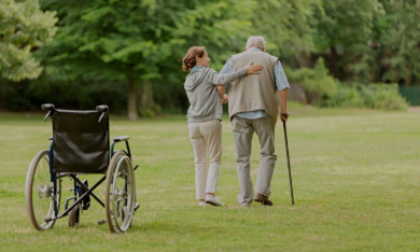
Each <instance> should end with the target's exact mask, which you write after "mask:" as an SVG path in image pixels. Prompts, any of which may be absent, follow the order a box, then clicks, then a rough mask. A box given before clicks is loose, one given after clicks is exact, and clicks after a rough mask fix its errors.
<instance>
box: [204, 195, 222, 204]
mask: <svg viewBox="0 0 420 252" xmlns="http://www.w3.org/2000/svg"><path fill="white" fill-rule="evenodd" d="M206 203H207V204H210V205H213V206H223V203H222V202H220V200H219V198H217V197H216V196H214V195H211V194H207V195H206Z"/></svg>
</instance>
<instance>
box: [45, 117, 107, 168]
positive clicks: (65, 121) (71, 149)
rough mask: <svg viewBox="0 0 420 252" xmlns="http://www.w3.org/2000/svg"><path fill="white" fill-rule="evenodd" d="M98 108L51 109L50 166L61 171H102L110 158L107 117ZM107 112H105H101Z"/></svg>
mask: <svg viewBox="0 0 420 252" xmlns="http://www.w3.org/2000/svg"><path fill="white" fill-rule="evenodd" d="M102 113H104V112H98V111H71V110H55V113H54V114H53V115H52V121H53V170H54V172H62V173H106V171H107V169H108V165H109V160H110V153H109V117H108V116H107V114H106V116H104V117H103V118H101V120H100V121H99V118H100V117H101V114H102ZM105 113H108V112H105Z"/></svg>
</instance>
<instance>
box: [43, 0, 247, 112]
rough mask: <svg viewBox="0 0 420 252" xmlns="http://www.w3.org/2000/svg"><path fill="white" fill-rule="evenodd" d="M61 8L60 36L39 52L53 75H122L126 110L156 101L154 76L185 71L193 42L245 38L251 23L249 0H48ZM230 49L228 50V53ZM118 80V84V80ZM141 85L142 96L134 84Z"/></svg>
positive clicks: (217, 48)
mask: <svg viewBox="0 0 420 252" xmlns="http://www.w3.org/2000/svg"><path fill="white" fill-rule="evenodd" d="M42 3H43V6H44V8H45V9H47V10H57V11H58V16H59V19H60V21H59V23H58V26H59V29H58V32H57V36H56V39H55V40H54V41H53V43H51V44H50V45H49V46H48V47H46V48H45V50H44V51H43V54H41V55H40V56H41V57H43V58H44V59H45V60H46V63H47V64H48V68H47V70H48V72H47V73H48V75H49V76H51V77H53V78H66V79H76V78H78V77H80V76H82V77H83V78H85V79H86V78H87V79H107V80H121V79H125V80H126V81H127V83H128V85H129V91H128V92H129V94H128V102H127V110H128V117H129V119H131V120H136V119H137V116H138V110H137V104H138V103H139V104H140V105H142V106H141V109H143V111H146V112H147V109H153V93H152V88H151V85H152V81H162V80H163V79H164V78H165V77H167V76H168V73H170V72H177V73H180V72H181V65H182V62H181V59H182V57H183V55H184V54H185V52H186V50H187V49H188V47H190V46H192V45H205V46H206V47H207V48H208V49H209V53H210V54H211V53H212V52H213V53H215V54H214V55H217V56H216V57H214V58H213V59H214V61H215V62H216V64H220V63H221V60H220V59H221V55H218V53H219V52H221V51H222V49H223V50H224V52H225V53H229V48H232V46H229V45H235V44H237V41H241V42H242V41H243V37H244V36H245V34H247V35H248V34H249V33H247V32H246V31H247V29H249V27H250V26H251V25H250V22H248V21H247V20H248V19H249V17H250V15H251V14H250V8H249V7H250V5H251V4H252V3H251V1H249V0H244V1H241V2H240V3H239V4H236V5H235V8H232V6H234V3H238V2H237V1H235V0H227V1H216V0H183V1H182V0H143V1H141V0H122V1H116V0H107V1H103V0H92V1H84V0H73V1H61V0H45V1H42ZM223 55H225V54H223ZM116 88H118V87H116ZM138 88H140V96H139V97H140V101H139V102H138V101H137V100H136V99H137V95H136V94H137V89H138Z"/></svg>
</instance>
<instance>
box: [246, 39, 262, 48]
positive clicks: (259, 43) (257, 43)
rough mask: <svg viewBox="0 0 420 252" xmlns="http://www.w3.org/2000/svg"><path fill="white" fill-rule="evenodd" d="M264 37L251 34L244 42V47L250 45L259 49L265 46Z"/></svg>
mask: <svg viewBox="0 0 420 252" xmlns="http://www.w3.org/2000/svg"><path fill="white" fill-rule="evenodd" d="M265 44H266V42H265V39H264V37H263V36H251V37H249V38H248V41H247V42H246V49H249V48H250V47H253V46H254V47H258V48H260V49H264V48H265Z"/></svg>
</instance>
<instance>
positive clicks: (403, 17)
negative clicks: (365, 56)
mask: <svg viewBox="0 0 420 252" xmlns="http://www.w3.org/2000/svg"><path fill="white" fill-rule="evenodd" d="M381 2H382V4H383V5H384V8H385V11H386V13H387V15H385V16H382V17H378V18H377V27H378V41H379V43H380V48H379V50H378V51H379V52H378V53H379V54H380V58H381V60H380V62H378V63H379V64H380V67H381V68H382V74H381V76H380V77H379V78H380V79H379V80H383V81H389V82H394V83H396V82H398V83H405V84H406V85H410V84H412V83H413V82H414V81H417V82H418V81H419V80H420V50H419V49H420V41H419V38H420V23H419V20H420V0H402V1H391V0H381Z"/></svg>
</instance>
